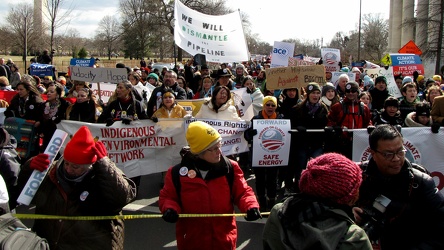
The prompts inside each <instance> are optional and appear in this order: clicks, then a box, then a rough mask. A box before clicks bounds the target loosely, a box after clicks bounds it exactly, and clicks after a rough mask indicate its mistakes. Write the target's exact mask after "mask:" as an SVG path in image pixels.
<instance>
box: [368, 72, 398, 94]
mask: <svg viewBox="0 0 444 250" xmlns="http://www.w3.org/2000/svg"><path fill="white" fill-rule="evenodd" d="M364 72H365V73H366V74H367V75H368V76H370V77H371V78H372V79H373V81H374V80H375V79H376V77H378V76H385V78H387V90H388V91H389V93H390V95H392V96H394V97H396V98H400V97H402V94H401V91H400V90H399V88H398V85H396V82H395V77H394V74H393V67H388V69H385V68H377V69H366V70H365V71H364Z"/></svg>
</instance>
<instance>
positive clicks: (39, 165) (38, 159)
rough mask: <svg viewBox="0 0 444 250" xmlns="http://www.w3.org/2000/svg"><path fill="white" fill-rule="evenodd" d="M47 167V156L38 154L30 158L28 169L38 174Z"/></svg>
mask: <svg viewBox="0 0 444 250" xmlns="http://www.w3.org/2000/svg"><path fill="white" fill-rule="evenodd" d="M48 167H49V156H48V155H47V154H43V153H41V154H38V155H36V156H35V157H34V158H32V160H31V162H30V164H29V168H31V169H35V170H38V171H40V172H43V171H45V170H46V169H47V168H48Z"/></svg>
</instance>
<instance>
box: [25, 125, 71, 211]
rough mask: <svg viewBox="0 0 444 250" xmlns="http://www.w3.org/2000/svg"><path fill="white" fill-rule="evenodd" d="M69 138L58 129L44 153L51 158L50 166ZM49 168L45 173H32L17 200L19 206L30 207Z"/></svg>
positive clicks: (36, 171) (35, 171)
mask: <svg viewBox="0 0 444 250" xmlns="http://www.w3.org/2000/svg"><path fill="white" fill-rule="evenodd" d="M67 136H68V134H67V133H66V132H64V131H62V130H59V129H57V130H56V131H55V132H54V134H53V136H52V137H51V140H50V141H49V143H48V146H47V147H46V149H45V152H44V153H45V154H47V155H48V156H49V164H48V166H51V164H52V163H53V162H54V158H55V157H56V156H57V154H58V152H59V151H60V148H61V147H62V145H63V142H64V141H65V139H66V137H67ZM48 168H49V167H48ZM48 168H47V169H45V171H43V172H40V171H38V170H34V171H32V174H31V176H30V177H29V179H28V182H26V185H25V186H24V187H23V190H22V192H21V193H20V196H19V197H18V199H17V202H18V203H19V204H24V205H29V204H30V203H31V201H32V199H33V198H34V196H35V194H36V192H37V190H38V189H39V187H40V184H42V181H43V179H44V178H45V176H46V173H47V172H48Z"/></svg>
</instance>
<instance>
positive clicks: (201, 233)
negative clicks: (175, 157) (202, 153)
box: [159, 160, 259, 249]
mask: <svg viewBox="0 0 444 250" xmlns="http://www.w3.org/2000/svg"><path fill="white" fill-rule="evenodd" d="M230 161H231V160H230ZM199 162H202V161H199ZM231 164H232V166H233V170H234V178H233V184H232V187H231V194H230V187H229V184H228V180H227V177H225V173H226V171H227V170H226V169H223V168H224V167H222V168H219V169H217V168H212V169H211V170H209V171H208V173H207V175H206V177H205V179H202V176H201V174H200V172H199V170H198V169H196V168H195V167H194V166H191V167H189V166H188V172H190V171H191V170H194V171H196V176H195V177H194V178H190V177H188V175H186V174H185V175H184V176H180V182H181V184H180V185H181V192H180V196H181V205H179V203H178V197H177V192H176V188H175V186H174V183H173V180H172V175H171V170H172V167H171V168H170V169H169V170H168V172H167V174H166V177H165V185H164V187H163V189H162V190H161V191H160V196H159V209H160V211H161V212H162V213H164V212H165V211H166V210H167V209H169V208H171V209H174V210H175V211H177V212H178V213H179V214H231V213H233V212H234V204H235V205H236V206H237V207H238V208H239V210H240V211H241V212H244V213H245V212H246V211H247V210H248V209H250V208H253V207H259V204H258V203H257V201H256V197H255V194H254V192H253V189H252V188H251V187H250V186H248V184H247V182H246V181H245V178H244V176H243V172H242V170H241V169H240V167H239V165H238V163H237V162H235V161H231ZM176 240H177V247H178V249H236V240H237V227H236V219H235V217H231V216H228V217H202V218H198V217H197V218H179V220H178V222H177V224H176Z"/></svg>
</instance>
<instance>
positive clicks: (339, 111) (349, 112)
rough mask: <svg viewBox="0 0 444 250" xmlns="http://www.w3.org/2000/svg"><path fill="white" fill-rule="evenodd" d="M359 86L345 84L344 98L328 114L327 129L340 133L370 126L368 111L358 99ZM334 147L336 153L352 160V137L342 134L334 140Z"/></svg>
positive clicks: (353, 83) (351, 83)
mask: <svg viewBox="0 0 444 250" xmlns="http://www.w3.org/2000/svg"><path fill="white" fill-rule="evenodd" d="M358 95H359V85H358V83H357V82H353V81H352V82H348V83H347V84H345V98H344V99H343V100H341V101H340V102H337V103H335V104H333V106H332V107H331V110H330V112H329V113H328V123H327V126H328V127H333V128H335V131H340V130H342V129H343V128H347V129H358V128H367V127H368V126H369V125H372V121H371V117H372V116H371V113H370V109H369V108H368V107H367V105H365V104H364V103H363V102H361V101H360V100H359V98H358ZM333 144H334V145H340V146H339V147H336V148H337V149H338V151H337V152H338V153H342V154H344V155H345V156H347V157H348V158H349V159H351V158H352V145H353V143H352V135H351V134H349V133H342V136H341V137H340V138H336V141H334V143H333Z"/></svg>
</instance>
